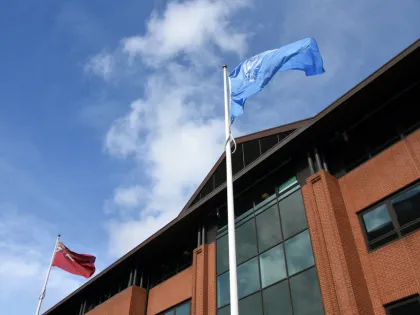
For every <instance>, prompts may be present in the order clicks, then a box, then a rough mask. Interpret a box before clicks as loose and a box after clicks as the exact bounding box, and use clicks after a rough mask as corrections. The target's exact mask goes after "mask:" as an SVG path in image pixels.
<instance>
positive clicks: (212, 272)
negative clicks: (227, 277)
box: [207, 242, 420, 315]
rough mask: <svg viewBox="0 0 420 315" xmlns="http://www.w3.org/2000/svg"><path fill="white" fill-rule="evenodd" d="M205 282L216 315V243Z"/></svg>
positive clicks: (210, 311)
mask: <svg viewBox="0 0 420 315" xmlns="http://www.w3.org/2000/svg"><path fill="white" fill-rule="evenodd" d="M419 258H420V255H419ZM207 281H208V282H207V314H208V315H216V309H217V305H216V294H217V292H216V242H214V243H212V244H209V245H207Z"/></svg>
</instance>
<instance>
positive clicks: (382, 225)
mask: <svg viewBox="0 0 420 315" xmlns="http://www.w3.org/2000/svg"><path fill="white" fill-rule="evenodd" d="M362 218H363V222H364V224H365V228H366V234H367V239H368V241H369V242H371V241H373V240H375V239H377V238H378V237H381V236H383V235H385V234H387V233H389V232H391V231H393V230H394V226H393V225H392V221H391V217H390V216H389V213H388V209H387V207H386V205H380V206H379V207H377V208H375V209H373V210H371V211H369V212H366V213H365V214H363V216H362Z"/></svg>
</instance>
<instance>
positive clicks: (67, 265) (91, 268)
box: [52, 242, 96, 278]
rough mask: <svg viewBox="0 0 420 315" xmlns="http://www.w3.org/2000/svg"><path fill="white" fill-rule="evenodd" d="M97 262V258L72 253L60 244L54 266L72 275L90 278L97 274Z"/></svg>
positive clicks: (56, 251) (56, 250)
mask: <svg viewBox="0 0 420 315" xmlns="http://www.w3.org/2000/svg"><path fill="white" fill-rule="evenodd" d="M95 260H96V257H95V256H92V255H86V254H78V253H75V252H72V251H71V250H70V249H68V248H67V247H66V246H64V244H63V243H61V242H59V243H58V245H57V248H56V249H55V256H54V260H53V262H52V265H53V266H55V267H58V268H61V269H63V270H65V271H67V272H70V273H72V274H75V275H79V276H83V277H85V278H89V277H90V276H92V275H93V274H94V273H95V270H96V268H95Z"/></svg>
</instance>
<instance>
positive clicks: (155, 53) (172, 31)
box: [0, 0, 420, 315]
mask: <svg viewBox="0 0 420 315" xmlns="http://www.w3.org/2000/svg"><path fill="white" fill-rule="evenodd" d="M1 4H2V5H1V7H2V10H0V38H1V39H2V48H1V49H0V69H2V71H1V72H0V80H1V85H0V178H1V181H0V314H10V315H14V314H18V315H21V314H30V313H31V312H34V311H35V308H36V303H37V297H38V295H39V291H40V289H41V286H42V281H43V278H44V274H45V272H46V267H47V266H48V261H49V259H50V255H51V251H52V247H53V246H54V245H53V244H54V239H55V236H56V234H58V233H61V234H62V235H63V236H62V240H63V242H64V243H65V244H66V245H67V246H68V247H70V248H71V249H73V250H75V251H78V252H84V253H93V254H95V255H97V257H98V258H97V267H98V270H102V269H104V268H106V266H108V265H109V264H110V263H112V262H113V261H114V260H115V259H117V258H118V257H120V256H121V255H122V254H124V253H125V252H126V251H128V250H129V249H131V248H132V247H133V246H135V245H137V244H138V243H139V242H141V241H142V240H144V239H145V238H146V237H147V236H149V235H151V234H152V233H154V232H155V231H156V230H157V229H158V228H160V227H161V226H163V225H164V224H165V223H167V222H168V221H169V220H170V219H172V218H173V217H174V216H176V215H177V213H178V212H179V211H180V209H181V208H182V206H183V205H184V204H185V202H186V201H187V199H188V198H189V196H190V195H191V194H192V193H193V191H194V189H195V188H196V187H197V185H198V184H199V183H200V181H201V180H202V179H203V178H204V176H205V175H206V173H207V172H208V170H209V169H210V167H211V166H212V164H213V163H214V162H215V161H216V159H217V158H218V156H219V155H220V154H221V153H222V151H223V142H224V141H223V137H224V135H223V134H224V129H223V103H222V96H223V95H222V93H223V91H222V72H221V71H222V69H221V65H222V64H225V63H226V64H228V66H229V68H230V69H233V68H234V67H235V66H236V65H237V64H238V63H239V62H240V61H241V60H242V59H243V58H246V57H249V56H252V55H254V54H257V53H259V52H261V51H263V50H267V49H272V48H276V47H279V46H281V45H284V44H287V43H289V42H292V41H295V40H298V39H301V38H304V37H308V36H310V37H314V38H315V39H316V40H317V42H318V44H319V47H320V50H321V53H322V55H323V57H324V64H325V69H326V73H325V74H324V75H322V76H317V77H310V78H307V77H305V76H304V75H303V74H302V73H298V72H295V73H292V72H290V73H282V74H281V75H278V76H277V77H275V78H274V79H273V80H272V81H271V83H270V85H269V86H268V87H267V89H266V90H264V92H263V93H261V94H259V95H257V96H256V97H254V98H252V99H250V100H249V101H248V102H247V106H246V109H245V115H244V116H242V117H240V118H239V119H237V120H236V121H235V125H234V129H235V135H236V136H238V135H241V134H245V133H248V132H254V131H258V130H261V129H265V128H270V127H273V126H276V125H280V124H284V123H288V122H291V121H294V120H298V119H303V118H307V117H308V116H312V115H314V114H316V113H317V112H319V111H320V110H321V109H323V108H324V107H326V106H327V105H329V104H330V103H331V102H332V101H334V100H335V99H336V98H338V97H339V96H341V95H342V94H343V93H345V92H346V91H347V90H349V89H350V88H351V87H353V86H354V85H355V84H357V83H358V82H359V81H360V80H362V79H363V78H365V77H366V76H367V75H369V74H370V73H372V72H373V71H375V70H376V69H377V68H378V67H380V66H381V65H383V64H384V63H385V62H386V61H388V60H389V59H390V58H392V57H393V56H394V55H396V54H397V53H398V52H399V51H401V50H402V49H404V48H405V47H407V46H408V45H410V44H411V43H412V42H414V41H415V40H416V39H418V38H419V35H420V20H419V19H418V16H420V3H419V1H417V0H407V1H403V2H401V1H400V2H395V1H388V0H385V1H383V0H382V1H379V0H371V1H362V0H355V1H351V2H344V1H331V0H323V1H310V0H301V1H296V0H294V1H291V0H287V1H270V0H259V1H256V0H229V1H223V0H212V1H211V0H190V1H184V2H182V1H176V2H174V1H170V2H169V3H168V2H167V1H164V0H155V1H131V0H128V1H119V2H115V3H114V2H111V1H108V2H104V1H99V0H95V1H77V0H75V1H71V2H70V1H57V0H46V1H42V2H37V3H34V2H31V1H22V0H16V1H12V2H10V1H9V2H7V3H6V2H2V3H1ZM84 281H85V280H84V279H82V278H79V277H76V276H73V275H70V274H66V273H65V272H64V271H61V270H58V269H54V270H53V271H52V276H51V281H50V285H49V287H48V291H47V297H46V300H45V303H44V307H43V309H44V310H45V309H47V308H48V307H50V306H52V305H53V304H55V303H56V302H58V301H59V300H60V299H62V298H63V297H64V296H66V295H67V294H68V293H70V292H71V291H73V290H74V289H76V288H77V287H78V286H80V285H81V284H83V283H84Z"/></svg>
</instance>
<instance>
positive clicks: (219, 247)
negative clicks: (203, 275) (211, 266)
mask: <svg viewBox="0 0 420 315" xmlns="http://www.w3.org/2000/svg"><path fill="white" fill-rule="evenodd" d="M228 269H229V246H228V236H227V235H225V236H223V237H221V238H219V239H218V240H217V243H216V270H217V274H220V273H222V272H225V271H226V270H228Z"/></svg>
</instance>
